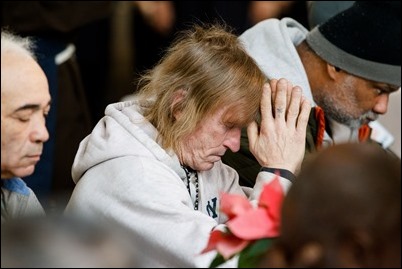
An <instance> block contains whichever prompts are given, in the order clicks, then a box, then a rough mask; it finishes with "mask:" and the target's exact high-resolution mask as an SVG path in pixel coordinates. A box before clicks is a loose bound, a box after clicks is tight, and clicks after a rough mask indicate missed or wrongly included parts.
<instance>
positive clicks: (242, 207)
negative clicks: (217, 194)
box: [220, 193, 252, 219]
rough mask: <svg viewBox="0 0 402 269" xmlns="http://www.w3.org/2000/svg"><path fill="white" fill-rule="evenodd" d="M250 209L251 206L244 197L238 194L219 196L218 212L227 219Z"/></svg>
mask: <svg viewBox="0 0 402 269" xmlns="http://www.w3.org/2000/svg"><path fill="white" fill-rule="evenodd" d="M250 209H252V206H251V204H250V202H249V200H247V198H246V197H244V196H241V195H239V194H229V193H222V194H221V206H220V210H221V211H222V212H223V213H225V214H226V216H227V217H228V218H229V219H232V218H234V217H235V216H237V215H241V214H244V212H246V211H248V210H250Z"/></svg>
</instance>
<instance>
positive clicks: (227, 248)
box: [216, 234, 250, 260]
mask: <svg viewBox="0 0 402 269" xmlns="http://www.w3.org/2000/svg"><path fill="white" fill-rule="evenodd" d="M249 243H250V241H246V240H242V239H240V238H237V237H235V236H234V235H232V234H226V236H225V237H224V239H223V240H221V241H219V242H218V244H217V246H216V249H217V250H218V252H219V253H220V254H221V255H222V256H223V258H225V260H227V259H229V258H231V257H232V256H233V255H235V254H237V253H239V252H240V251H242V250H243V249H244V248H245V247H247V245H248V244H249Z"/></svg>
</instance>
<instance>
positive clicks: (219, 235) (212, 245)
mask: <svg viewBox="0 0 402 269" xmlns="http://www.w3.org/2000/svg"><path fill="white" fill-rule="evenodd" d="M223 238H224V234H223V232H222V231H220V230H213V231H212V233H211V234H210V236H209V240H208V244H207V246H206V247H205V248H204V249H203V250H202V251H201V253H206V252H208V251H211V250H214V249H216V245H217V244H218V242H219V241H221V240H223Z"/></svg>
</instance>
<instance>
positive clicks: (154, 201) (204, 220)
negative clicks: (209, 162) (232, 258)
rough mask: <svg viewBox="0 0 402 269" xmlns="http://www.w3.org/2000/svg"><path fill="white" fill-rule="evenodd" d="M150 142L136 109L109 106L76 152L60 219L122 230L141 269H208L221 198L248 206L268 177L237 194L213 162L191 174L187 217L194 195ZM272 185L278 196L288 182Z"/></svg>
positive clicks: (227, 171)
mask: <svg viewBox="0 0 402 269" xmlns="http://www.w3.org/2000/svg"><path fill="white" fill-rule="evenodd" d="M156 136H157V130H156V129H155V128H154V126H152V125H151V124H150V123H149V122H148V121H146V120H145V119H144V118H143V116H142V114H141V108H140V107H139V106H138V104H137V103H136V101H127V102H121V103H116V104H111V105H109V106H108V107H107V108H106V111H105V116H104V117H103V118H102V119H101V120H100V121H99V123H98V124H97V125H96V126H95V128H94V130H93V131H92V133H91V134H90V135H88V136H87V137H86V138H85V139H84V140H83V141H82V142H81V144H80V146H79V149H78V152H77V155H76V157H75V160H74V164H73V167H72V176H73V179H74V181H75V182H76V187H75V189H74V192H73V194H72V196H71V199H70V201H69V203H68V205H67V207H66V211H65V212H66V214H78V215H80V216H85V217H92V218H96V219H99V221H111V222H112V223H115V224H118V225H117V226H116V227H118V226H121V227H124V228H127V229H128V230H129V231H130V234H131V236H132V241H133V243H134V244H136V245H137V246H139V247H141V248H142V249H143V250H144V254H143V255H142V258H141V261H139V266H141V267H176V268H177V267H208V266H209V264H210V262H211V260H212V258H213V257H214V255H215V254H216V253H214V252H210V253H207V254H203V255H200V253H201V251H202V250H203V249H204V248H205V247H206V245H207V242H208V239H209V236H210V233H211V231H212V230H214V229H221V228H222V227H224V226H223V225H224V223H225V222H226V220H227V219H226V217H225V216H224V215H223V214H222V213H221V212H220V211H219V208H220V194H221V192H227V193H232V194H239V195H242V196H244V197H248V198H249V199H250V200H254V202H255V200H256V198H258V196H259V194H260V192H261V188H262V186H263V184H264V183H267V182H270V181H271V180H272V179H273V178H274V177H275V175H274V174H271V173H269V172H263V171H262V172H260V173H259V175H258V177H257V181H256V184H255V186H254V188H253V189H251V188H243V187H240V185H239V183H238V175H237V173H236V172H235V170H234V169H232V168H230V167H228V166H227V165H225V164H223V163H222V162H221V161H218V162H216V163H215V164H214V166H213V168H212V169H211V170H209V171H202V172H198V179H199V191H200V193H199V196H200V197H199V208H198V210H194V205H193V200H194V191H192V192H191V194H192V197H190V195H189V192H188V190H187V187H186V174H185V172H184V170H183V169H182V167H181V166H180V163H179V160H178V157H177V156H176V154H174V153H172V152H168V151H166V150H165V149H163V148H162V147H161V146H160V145H159V144H158V143H157V142H156ZM192 183H193V184H194V182H192ZM280 183H281V186H282V188H283V190H284V191H285V192H286V191H287V190H288V188H289V186H290V181H289V180H287V179H285V178H280ZM227 266H236V264H235V263H229V264H227Z"/></svg>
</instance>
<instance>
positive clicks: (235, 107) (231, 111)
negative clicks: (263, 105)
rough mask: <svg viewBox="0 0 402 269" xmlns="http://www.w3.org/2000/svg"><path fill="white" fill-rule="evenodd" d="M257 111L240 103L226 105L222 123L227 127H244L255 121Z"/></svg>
mask: <svg viewBox="0 0 402 269" xmlns="http://www.w3.org/2000/svg"><path fill="white" fill-rule="evenodd" d="M256 112H257V109H254V108H252V109H250V108H249V106H245V105H244V104H242V103H241V102H238V103H234V104H230V105H227V106H226V107H225V109H224V111H223V113H222V122H223V123H225V124H228V125H235V126H238V127H245V126H247V125H248V124H250V122H252V121H254V120H256V114H257V113H256Z"/></svg>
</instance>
